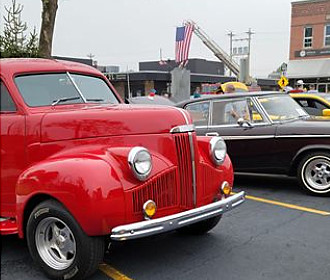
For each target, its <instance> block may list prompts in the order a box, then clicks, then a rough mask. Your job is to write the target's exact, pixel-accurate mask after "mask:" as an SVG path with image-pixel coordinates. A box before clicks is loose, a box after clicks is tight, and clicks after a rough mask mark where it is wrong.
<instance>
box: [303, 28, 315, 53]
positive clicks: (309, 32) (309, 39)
mask: <svg viewBox="0 0 330 280" xmlns="http://www.w3.org/2000/svg"><path fill="white" fill-rule="evenodd" d="M312 45H313V27H305V30H304V48H311V47H312Z"/></svg>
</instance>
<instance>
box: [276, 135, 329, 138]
mask: <svg viewBox="0 0 330 280" xmlns="http://www.w3.org/2000/svg"><path fill="white" fill-rule="evenodd" d="M322 137H324V138H330V134H323V135H322V134H315V135H313V134H304V135H276V136H275V138H322Z"/></svg>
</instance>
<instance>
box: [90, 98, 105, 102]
mask: <svg viewBox="0 0 330 280" xmlns="http://www.w3.org/2000/svg"><path fill="white" fill-rule="evenodd" d="M86 101H96V102H102V101H104V99H102V98H87V99H86Z"/></svg>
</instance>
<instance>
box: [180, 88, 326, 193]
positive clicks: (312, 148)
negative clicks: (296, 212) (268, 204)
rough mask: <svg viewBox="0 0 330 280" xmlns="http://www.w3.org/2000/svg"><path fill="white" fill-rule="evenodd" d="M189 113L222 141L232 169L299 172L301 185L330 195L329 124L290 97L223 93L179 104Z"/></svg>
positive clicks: (205, 131)
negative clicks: (230, 160) (309, 112)
mask: <svg viewBox="0 0 330 280" xmlns="http://www.w3.org/2000/svg"><path fill="white" fill-rule="evenodd" d="M177 106H178V107H181V108H184V109H186V110H188V111H189V112H190V113H191V116H192V118H193V122H194V124H195V126H196V132H197V134H198V135H213V136H215V135H220V136H222V137H223V139H225V141H226V144H227V149H228V153H229V155H230V157H231V159H232V162H233V166H234V171H235V172H250V173H274V174H286V175H289V176H297V178H298V180H299V182H300V184H301V186H302V188H303V189H304V190H306V191H307V192H309V193H312V194H318V195H328V194H330V126H329V122H328V121H321V120H315V119H314V118H311V117H310V116H309V115H308V114H307V113H306V111H305V110H304V109H303V108H301V107H300V106H299V104H297V102H295V101H294V100H293V99H292V98H291V97H290V96H289V95H286V94H283V93H276V92H269V93H265V92H252V93H240V94H237V93H236V94H235V93H233V94H223V95H219V96H215V97H209V98H204V99H199V100H188V101H185V102H182V103H180V104H178V105H177Z"/></svg>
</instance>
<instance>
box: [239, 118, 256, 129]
mask: <svg viewBox="0 0 330 280" xmlns="http://www.w3.org/2000/svg"><path fill="white" fill-rule="evenodd" d="M237 123H238V125H239V126H241V127H244V128H252V127H253V124H252V123H250V122H249V121H248V120H244V119H243V118H238V119H237Z"/></svg>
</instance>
